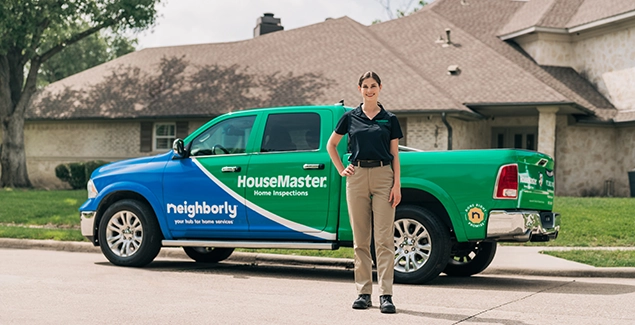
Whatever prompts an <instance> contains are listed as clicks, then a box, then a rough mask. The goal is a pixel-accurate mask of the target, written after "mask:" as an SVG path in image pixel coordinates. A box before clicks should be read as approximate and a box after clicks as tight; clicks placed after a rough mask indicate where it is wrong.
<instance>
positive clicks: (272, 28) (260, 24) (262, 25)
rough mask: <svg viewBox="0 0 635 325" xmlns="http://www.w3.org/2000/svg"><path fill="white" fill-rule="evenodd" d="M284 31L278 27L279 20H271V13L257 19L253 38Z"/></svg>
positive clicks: (280, 26)
mask: <svg viewBox="0 0 635 325" xmlns="http://www.w3.org/2000/svg"><path fill="white" fill-rule="evenodd" d="M279 30H284V27H282V25H280V18H273V14H272V13H265V14H264V15H263V16H262V17H258V19H257V20H256V28H254V38H256V37H258V36H260V35H264V34H268V33H273V32H277V31H279Z"/></svg>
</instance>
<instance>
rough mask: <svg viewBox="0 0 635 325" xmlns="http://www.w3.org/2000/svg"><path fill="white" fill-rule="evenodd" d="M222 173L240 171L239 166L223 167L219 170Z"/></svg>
mask: <svg viewBox="0 0 635 325" xmlns="http://www.w3.org/2000/svg"><path fill="white" fill-rule="evenodd" d="M220 170H221V171H222V172H223V173H236V172H239V171H240V166H225V167H223V168H221V169H220Z"/></svg>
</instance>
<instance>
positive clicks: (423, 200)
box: [399, 178, 467, 242]
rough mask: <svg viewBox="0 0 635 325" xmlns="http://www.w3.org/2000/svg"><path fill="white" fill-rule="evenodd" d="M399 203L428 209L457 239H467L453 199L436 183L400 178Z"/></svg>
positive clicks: (460, 240)
mask: <svg viewBox="0 0 635 325" xmlns="http://www.w3.org/2000/svg"><path fill="white" fill-rule="evenodd" d="M399 204H400V205H405V204H411V205H417V206H420V207H422V208H425V209H427V210H429V211H430V212H432V213H434V214H435V215H436V216H438V217H439V218H440V219H441V222H443V224H445V225H446V226H447V227H448V229H449V230H450V232H451V237H453V238H455V239H456V240H457V241H459V242H462V241H467V235H466V233H465V228H464V227H463V224H462V223H461V218H460V214H459V211H458V210H457V209H456V205H455V204H454V200H452V198H451V197H450V196H449V195H448V194H447V193H446V192H445V191H444V190H443V189H442V188H440V187H439V186H438V185H436V184H434V183H431V182H427V181H425V180H424V181H423V182H422V180H421V179H417V180H410V181H409V180H407V179H403V178H402V186H401V203H399Z"/></svg>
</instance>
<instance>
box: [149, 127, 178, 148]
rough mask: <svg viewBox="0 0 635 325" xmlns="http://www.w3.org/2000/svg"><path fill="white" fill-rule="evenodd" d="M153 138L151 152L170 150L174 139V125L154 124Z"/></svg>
mask: <svg viewBox="0 0 635 325" xmlns="http://www.w3.org/2000/svg"><path fill="white" fill-rule="evenodd" d="M153 136H154V141H152V143H154V148H153V150H164V149H170V148H172V143H173V142H174V139H176V124H175V123H155V124H154V134H153Z"/></svg>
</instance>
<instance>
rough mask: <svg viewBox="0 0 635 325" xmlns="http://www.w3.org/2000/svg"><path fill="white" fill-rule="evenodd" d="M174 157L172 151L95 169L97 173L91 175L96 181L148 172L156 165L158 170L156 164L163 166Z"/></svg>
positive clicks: (117, 162) (121, 161)
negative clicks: (110, 176)
mask: <svg viewBox="0 0 635 325" xmlns="http://www.w3.org/2000/svg"><path fill="white" fill-rule="evenodd" d="M173 155H174V154H173V153H172V151H169V152H166V153H163V154H159V155H156V156H149V157H139V158H132V159H126V160H120V161H116V162H113V163H110V164H108V165H104V166H101V167H99V168H97V169H95V171H93V173H92V175H91V178H92V179H94V178H99V177H104V176H107V175H112V174H128V173H136V172H139V171H144V172H146V171H147V169H148V167H150V166H153V165H154V167H155V168H156V163H162V164H161V165H165V162H167V161H169V160H170V159H172V156H173Z"/></svg>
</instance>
